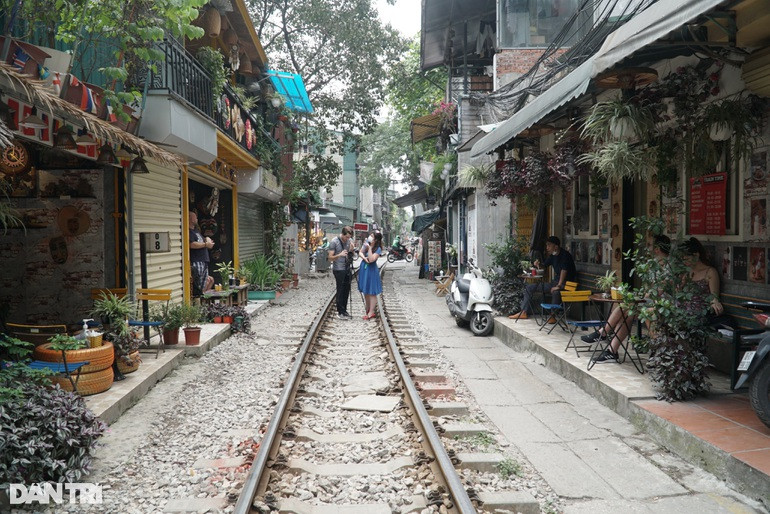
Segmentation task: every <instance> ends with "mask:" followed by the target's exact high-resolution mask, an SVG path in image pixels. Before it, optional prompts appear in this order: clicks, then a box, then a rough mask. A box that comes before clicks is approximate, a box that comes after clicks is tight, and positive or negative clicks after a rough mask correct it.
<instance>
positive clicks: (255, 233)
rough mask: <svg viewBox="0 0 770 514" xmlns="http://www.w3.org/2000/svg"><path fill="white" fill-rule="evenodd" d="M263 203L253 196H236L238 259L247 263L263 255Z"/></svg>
mask: <svg viewBox="0 0 770 514" xmlns="http://www.w3.org/2000/svg"><path fill="white" fill-rule="evenodd" d="M263 205H264V204H263V202H262V200H260V199H259V198H258V197H256V196H254V195H247V194H239V195H238V258H239V259H240V262H244V261H247V260H249V259H251V258H252V257H254V256H255V255H262V254H263V253H265V218H264V208H263Z"/></svg>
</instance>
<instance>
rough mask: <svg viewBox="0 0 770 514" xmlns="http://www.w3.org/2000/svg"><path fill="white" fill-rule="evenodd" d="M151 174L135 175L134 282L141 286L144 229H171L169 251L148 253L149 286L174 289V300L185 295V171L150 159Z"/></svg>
mask: <svg viewBox="0 0 770 514" xmlns="http://www.w3.org/2000/svg"><path fill="white" fill-rule="evenodd" d="M147 167H148V168H149V169H150V173H149V174H147V175H134V176H133V178H132V179H133V193H134V194H133V199H132V208H133V213H134V234H133V239H134V283H135V284H136V287H140V286H141V268H140V265H141V261H140V258H139V233H140V232H168V233H169V236H170V238H171V251H170V252H169V253H154V254H148V255H147V286H148V287H150V288H151V289H171V290H172V291H173V300H174V301H181V300H182V297H183V293H184V290H183V283H184V278H183V270H182V266H183V262H182V259H183V258H184V253H183V249H182V214H183V213H182V174H181V172H180V171H179V170H177V169H168V168H164V167H161V166H159V165H158V164H155V163H152V162H150V161H148V162H147Z"/></svg>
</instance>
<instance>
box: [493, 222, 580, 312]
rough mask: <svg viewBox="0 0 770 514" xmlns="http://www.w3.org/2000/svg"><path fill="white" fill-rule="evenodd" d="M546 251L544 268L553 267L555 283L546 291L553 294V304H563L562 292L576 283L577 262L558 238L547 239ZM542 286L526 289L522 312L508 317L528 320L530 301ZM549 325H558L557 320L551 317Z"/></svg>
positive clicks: (537, 265)
mask: <svg viewBox="0 0 770 514" xmlns="http://www.w3.org/2000/svg"><path fill="white" fill-rule="evenodd" d="M545 251H546V252H547V253H548V258H547V259H546V260H545V262H544V263H543V266H544V267H545V268H547V267H548V266H552V267H553V277H554V278H553V281H552V282H551V283H550V284H548V285H546V286H545V287H544V289H545V290H550V292H551V303H561V291H562V290H563V289H564V286H565V285H566V284H567V282H569V281H574V280H575V277H576V276H577V268H575V261H574V260H573V259H572V255H571V254H570V253H569V252H568V251H567V250H565V249H563V248H562V247H561V241H560V240H559V238H558V237H556V236H550V237H549V238H548V239H546V243H545ZM534 265H535V267H536V268H540V260H536V261H535V262H534ZM540 287H541V286H540V284H530V285H528V286H527V287H526V288H525V289H524V298H523V299H522V300H521V311H519V312H518V313H517V314H512V315H510V316H508V317H509V318H511V319H527V318H528V317H529V316H530V315H531V314H532V312H531V310H530V303H531V302H530V299H531V298H532V295H533V294H534V293H535V291H536V290H537V289H538V288H540ZM548 323H551V324H553V323H556V319H555V318H554V317H553V316H551V317H550V318H549V319H548Z"/></svg>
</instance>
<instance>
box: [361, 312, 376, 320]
mask: <svg viewBox="0 0 770 514" xmlns="http://www.w3.org/2000/svg"><path fill="white" fill-rule="evenodd" d="M362 317H363V319H365V320H369V319H374V318H376V317H377V314H376V313H375V314H371V315H369V314H364V315H363V316H362Z"/></svg>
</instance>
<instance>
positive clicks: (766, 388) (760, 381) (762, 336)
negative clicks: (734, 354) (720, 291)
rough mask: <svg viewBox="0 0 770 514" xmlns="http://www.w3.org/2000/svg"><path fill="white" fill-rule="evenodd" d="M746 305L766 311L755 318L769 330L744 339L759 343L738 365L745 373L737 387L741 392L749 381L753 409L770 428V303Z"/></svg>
mask: <svg viewBox="0 0 770 514" xmlns="http://www.w3.org/2000/svg"><path fill="white" fill-rule="evenodd" d="M742 306H743V307H745V308H747V309H754V310H758V311H762V313H760V314H754V319H756V320H757V323H759V324H760V325H761V326H762V327H763V328H764V329H765V331H764V332H759V333H750V334H749V335H742V336H741V344H747V343H748V344H751V343H753V342H756V344H757V349H756V351H754V350H752V351H748V352H746V353H745V354H744V356H743V360H741V362H740V364H739V365H738V371H743V374H742V375H741V376H740V378H739V379H738V381H737V382H736V383H735V388H736V389H740V388H741V387H743V386H744V385H746V383H747V382H748V386H749V401H750V402H751V408H752V409H754V413H756V415H757V417H758V418H759V420H760V421H761V422H762V423H764V424H765V425H767V426H768V427H770V357H769V356H770V314H768V313H770V304H767V303H758V302H745V303H743V304H742ZM752 332H753V331H752Z"/></svg>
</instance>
